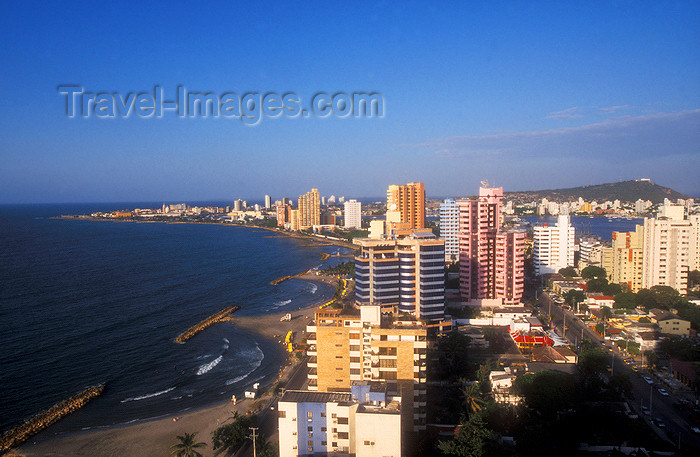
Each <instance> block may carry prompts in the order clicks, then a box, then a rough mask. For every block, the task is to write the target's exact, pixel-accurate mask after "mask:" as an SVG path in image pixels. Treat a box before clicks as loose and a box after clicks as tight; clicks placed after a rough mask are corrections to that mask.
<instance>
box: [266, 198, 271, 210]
mask: <svg viewBox="0 0 700 457" xmlns="http://www.w3.org/2000/svg"><path fill="white" fill-rule="evenodd" d="M265 208H267V209H270V208H272V197H270V196H269V195H265Z"/></svg>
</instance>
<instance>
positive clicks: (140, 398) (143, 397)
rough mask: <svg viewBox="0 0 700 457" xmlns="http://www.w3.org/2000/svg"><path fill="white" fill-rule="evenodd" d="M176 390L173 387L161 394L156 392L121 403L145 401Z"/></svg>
mask: <svg viewBox="0 0 700 457" xmlns="http://www.w3.org/2000/svg"><path fill="white" fill-rule="evenodd" d="M173 390H175V387H171V388H169V389H165V390H161V391H160V392H155V393H152V394H146V395H141V396H139V397H129V398H126V399H124V400H122V401H121V403H126V402H128V401H137V400H145V399H146V398H151V397H157V396H159V395H163V394H167V393H168V392H172V391H173Z"/></svg>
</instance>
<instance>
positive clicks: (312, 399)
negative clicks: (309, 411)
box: [280, 390, 352, 403]
mask: <svg viewBox="0 0 700 457" xmlns="http://www.w3.org/2000/svg"><path fill="white" fill-rule="evenodd" d="M280 401H282V402H290V403H350V402H351V401H352V395H351V394H350V392H318V391H314V390H287V391H285V392H284V394H283V395H282V398H281V399H280Z"/></svg>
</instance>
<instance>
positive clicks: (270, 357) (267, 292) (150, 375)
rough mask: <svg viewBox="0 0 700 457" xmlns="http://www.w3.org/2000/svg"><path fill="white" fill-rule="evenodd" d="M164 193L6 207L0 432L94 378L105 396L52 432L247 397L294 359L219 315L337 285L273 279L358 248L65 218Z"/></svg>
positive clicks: (0, 221)
mask: <svg viewBox="0 0 700 457" xmlns="http://www.w3.org/2000/svg"><path fill="white" fill-rule="evenodd" d="M160 205H161V203H148V202H146V203H121V204H79V205H78V204H75V205H11V206H0V432H2V431H5V430H8V429H10V428H12V427H13V426H15V425H18V424H19V423H21V422H22V421H23V420H24V419H26V418H28V417H30V416H32V415H34V414H36V413H38V412H40V411H42V410H44V409H47V408H49V407H51V406H52V405H54V404H55V403H57V402H59V401H61V400H63V399H65V398H67V397H70V396H72V395H75V394H77V393H79V392H80V391H82V390H83V389H85V388H86V387H88V386H91V385H96V384H99V383H106V386H107V387H106V389H105V392H104V394H103V395H102V396H100V397H99V398H97V399H95V400H93V401H92V402H90V403H89V404H88V405H87V406H86V407H84V408H83V409H81V410H79V411H78V412H76V413H74V414H72V415H70V416H68V417H66V418H65V419H63V420H61V421H59V422H58V423H57V424H55V425H53V426H52V427H50V428H49V429H48V430H47V431H46V432H43V433H42V435H41V436H42V437H44V438H47V437H51V436H54V435H56V434H62V433H66V432H74V431H79V430H86V429H92V428H99V427H106V426H112V425H115V424H126V423H131V422H135V421H141V420H145V419H150V418H156V417H163V416H168V415H172V416H176V415H178V414H180V413H182V412H185V411H188V410H191V409H195V408H200V407H204V406H208V405H211V404H214V403H219V402H221V401H224V400H228V399H230V398H231V396H232V395H237V396H238V398H242V396H243V392H244V390H246V389H249V388H250V386H251V385H252V384H253V383H256V382H261V383H266V382H270V381H272V380H274V378H275V377H276V376H277V374H278V372H279V369H280V367H281V366H282V365H283V364H284V363H285V357H286V356H285V353H284V348H283V347H282V346H281V345H280V344H279V343H277V342H274V341H268V340H265V339H263V338H262V337H260V336H259V335H257V334H255V333H252V332H250V331H246V330H243V329H240V328H237V327H236V326H235V325H233V324H231V323H219V324H215V325H214V326H212V327H209V328H208V329H206V330H204V331H203V332H201V333H199V334H198V335H196V336H195V337H193V338H192V339H191V340H189V341H188V342H186V343H184V344H177V343H174V342H173V339H174V338H175V337H176V336H177V335H178V334H180V333H181V332H183V331H184V330H186V329H187V328H189V327H190V326H192V325H194V324H196V323H197V322H199V321H201V320H203V319H205V318H206V317H208V316H210V315H212V314H214V313H216V312H217V311H219V310H221V309H224V308H226V307H229V306H233V305H237V306H240V307H241V309H240V311H238V312H237V313H236V314H235V315H234V317H235V316H236V315H246V316H259V315H264V314H269V313H280V312H285V311H293V310H297V309H300V308H304V307H306V306H309V305H311V304H314V303H320V302H322V301H325V300H327V299H329V298H330V297H332V295H333V293H334V290H333V288H331V287H329V286H327V285H323V284H318V283H313V282H310V281H304V280H300V279H291V280H288V281H284V282H282V283H280V284H278V285H276V286H273V285H270V281H272V280H273V279H276V278H278V277H281V276H285V275H290V274H296V273H299V272H301V271H304V270H307V269H310V268H324V267H325V266H330V265H334V264H336V263H338V262H341V261H343V260H345V261H347V259H343V258H337V257H331V258H329V259H328V260H326V261H323V262H322V261H321V260H320V258H321V253H322V252H326V253H329V254H333V253H335V252H338V251H340V252H341V253H347V252H349V251H350V250H348V249H346V248H338V247H332V246H331V247H329V246H324V247H306V246H301V245H302V244H304V242H303V241H302V240H297V239H293V238H289V237H280V236H275V233H274V232H270V231H267V230H263V229H256V228H247V227H237V226H225V225H216V224H165V223H135V222H107V221H89V220H69V219H56V218H55V217H56V216H60V215H64V214H89V213H91V212H95V211H110V210H114V209H122V208H135V207H140V208H157V207H160Z"/></svg>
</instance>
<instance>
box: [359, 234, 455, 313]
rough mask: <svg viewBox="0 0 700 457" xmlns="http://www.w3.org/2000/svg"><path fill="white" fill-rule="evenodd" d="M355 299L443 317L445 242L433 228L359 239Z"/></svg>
mask: <svg viewBox="0 0 700 457" xmlns="http://www.w3.org/2000/svg"><path fill="white" fill-rule="evenodd" d="M354 243H355V244H357V245H358V246H360V253H359V254H358V255H357V256H355V300H356V304H357V305H358V306H365V305H377V306H380V307H381V308H382V310H383V311H384V312H393V313H397V312H402V313H408V314H412V315H414V316H415V317H417V318H419V319H428V320H441V319H442V318H443V316H444V312H445V270H444V266H445V260H444V259H445V245H444V242H443V240H441V239H439V238H436V237H435V235H433V233H432V232H429V231H414V232H413V233H412V234H411V235H409V236H407V237H405V238H400V239H393V238H392V239H369V238H365V239H356V240H355V241H354Z"/></svg>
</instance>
